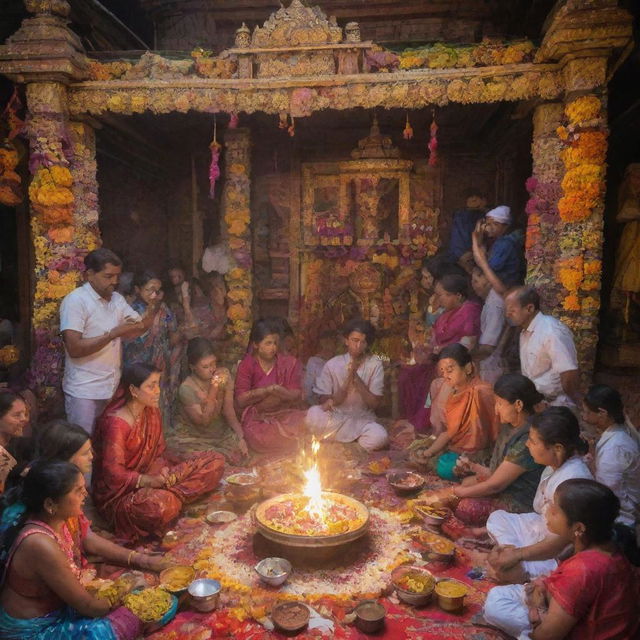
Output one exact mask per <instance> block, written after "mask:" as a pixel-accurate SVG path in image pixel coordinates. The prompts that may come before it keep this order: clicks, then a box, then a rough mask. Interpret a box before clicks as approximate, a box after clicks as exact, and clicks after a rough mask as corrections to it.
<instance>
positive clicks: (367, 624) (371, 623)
mask: <svg viewBox="0 0 640 640" xmlns="http://www.w3.org/2000/svg"><path fill="white" fill-rule="evenodd" d="M354 613H355V614H356V627H358V629H360V631H362V632H364V633H376V631H380V629H382V627H383V625H384V617H385V616H386V615H387V610H386V609H385V608H384V607H383V606H382V605H381V604H380V603H379V602H376V601H375V600H363V601H362V602H360V603H359V604H358V605H357V606H356V608H355V609H354Z"/></svg>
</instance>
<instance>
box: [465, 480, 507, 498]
mask: <svg viewBox="0 0 640 640" xmlns="http://www.w3.org/2000/svg"><path fill="white" fill-rule="evenodd" d="M503 485H504V483H500V482H496V481H495V480H492V479H491V478H489V479H488V480H485V481H484V482H478V483H477V484H473V485H469V486H459V487H454V488H453V493H454V495H456V496H457V497H458V498H482V497H483V496H494V495H496V493H500V492H501V491H504V489H505V488H506V486H503Z"/></svg>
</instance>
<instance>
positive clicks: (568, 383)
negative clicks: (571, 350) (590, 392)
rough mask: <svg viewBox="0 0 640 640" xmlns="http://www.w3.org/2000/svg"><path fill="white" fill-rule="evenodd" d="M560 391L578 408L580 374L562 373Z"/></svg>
mask: <svg viewBox="0 0 640 640" xmlns="http://www.w3.org/2000/svg"><path fill="white" fill-rule="evenodd" d="M560 384H561V385H562V390H563V391H564V392H565V393H566V394H567V395H568V396H569V397H570V398H571V399H572V400H573V402H574V403H575V404H576V406H578V407H579V406H580V374H579V373H578V371H577V370H575V371H564V372H563V373H561V374H560Z"/></svg>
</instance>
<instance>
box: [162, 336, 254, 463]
mask: <svg viewBox="0 0 640 640" xmlns="http://www.w3.org/2000/svg"><path fill="white" fill-rule="evenodd" d="M187 362H188V363H189V369H190V370H191V374H190V375H189V376H187V378H186V379H185V380H184V382H183V383H182V384H181V385H180V388H179V390H178V404H177V411H176V417H175V423H174V424H175V431H174V433H172V434H171V436H170V437H171V438H173V437H175V438H176V439H177V441H178V442H180V444H181V445H182V446H185V442H186V441H189V446H190V448H191V450H203V449H206V450H211V449H213V450H215V451H218V452H219V453H222V454H223V455H224V456H225V457H226V458H227V459H228V461H229V462H232V463H237V462H238V461H240V460H241V459H242V458H244V457H246V456H247V454H248V449H247V444H246V442H245V441H244V437H243V434H242V428H241V426H240V423H239V422H238V418H237V416H236V412H235V409H234V406H233V381H232V380H231V374H230V373H229V370H228V369H225V368H224V367H218V366H217V364H218V363H217V358H216V355H215V352H214V350H213V345H212V344H211V342H210V341H209V340H207V339H206V338H192V339H191V340H189V343H188V345H187Z"/></svg>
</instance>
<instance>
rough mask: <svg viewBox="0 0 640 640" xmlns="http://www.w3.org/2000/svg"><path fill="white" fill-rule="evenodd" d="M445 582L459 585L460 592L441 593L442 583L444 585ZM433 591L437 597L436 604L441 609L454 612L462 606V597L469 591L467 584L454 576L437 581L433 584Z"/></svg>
mask: <svg viewBox="0 0 640 640" xmlns="http://www.w3.org/2000/svg"><path fill="white" fill-rule="evenodd" d="M447 583H453V584H455V585H456V586H457V587H459V590H460V592H461V594H460V595H455V596H452V595H446V594H443V593H442V591H443V590H444V587H443V585H446V584H447ZM435 593H436V596H437V597H438V605H439V606H440V608H441V609H442V610H444V611H452V612H456V611H460V610H461V609H462V608H463V607H464V599H465V598H466V596H467V594H468V593H469V585H467V584H465V583H464V582H460V580H455V579H454V578H445V579H444V580H439V581H438V583H437V584H436V586H435Z"/></svg>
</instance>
